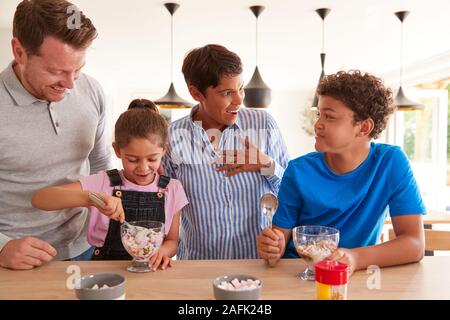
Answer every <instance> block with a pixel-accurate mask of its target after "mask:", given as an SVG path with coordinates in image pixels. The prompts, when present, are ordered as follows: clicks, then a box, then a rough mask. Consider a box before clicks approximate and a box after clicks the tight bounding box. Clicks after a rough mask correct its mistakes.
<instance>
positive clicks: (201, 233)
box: [164, 107, 288, 259]
mask: <svg viewBox="0 0 450 320" xmlns="http://www.w3.org/2000/svg"><path fill="white" fill-rule="evenodd" d="M197 108H198V107H194V108H193V110H192V111H191V114H190V115H189V116H186V117H184V118H182V119H180V120H178V121H175V122H173V123H172V124H171V125H170V146H171V150H170V152H168V153H167V155H166V157H165V158H164V168H165V170H166V173H167V174H168V175H170V176H171V177H173V178H176V179H178V180H180V181H181V183H182V184H183V187H184V189H185V192H186V195H187V197H188V200H189V204H188V205H187V206H186V207H184V208H183V210H182V215H181V226H180V244H179V247H178V252H177V257H178V259H252V258H258V253H257V248H256V236H257V235H258V234H259V233H260V232H261V228H262V227H265V226H266V225H267V221H265V219H264V217H262V213H261V210H260V208H259V199H260V197H261V196H262V195H263V194H264V193H266V192H269V191H270V192H273V193H275V194H277V193H278V187H279V185H280V181H281V178H282V176H283V173H284V169H285V168H286V167H287V163H288V154H287V149H286V145H285V143H284V140H283V138H282V136H281V132H280V130H279V129H278V127H277V125H276V123H275V120H274V119H273V118H272V116H270V115H269V114H268V113H267V112H265V111H262V110H254V109H246V108H243V107H242V108H241V109H240V111H239V115H238V118H237V120H236V122H235V124H233V125H232V126H229V127H227V128H226V129H225V130H224V131H223V132H222V133H221V136H220V140H219V145H218V148H217V149H216V150H215V149H214V147H213V145H212V144H211V142H210V141H209V138H208V134H207V133H206V132H205V130H204V129H203V128H202V127H201V125H199V124H198V123H194V122H193V120H192V116H193V114H194V113H195V112H196V110H197ZM240 137H248V138H249V140H250V142H251V143H253V144H255V145H257V146H258V148H259V149H260V150H261V151H262V152H264V153H265V154H266V155H268V156H269V157H271V158H272V159H273V160H274V163H275V168H274V172H273V173H272V174H271V175H263V174H262V173H260V172H244V173H239V174H237V175H235V176H232V177H225V175H224V172H223V171H222V172H218V171H216V170H215V168H216V167H217V166H218V165H217V164H213V163H212V162H213V161H214V159H216V157H218V156H219V153H218V151H219V150H238V149H243V147H244V146H243V143H242V141H241V140H240ZM265 174H266V173H265Z"/></svg>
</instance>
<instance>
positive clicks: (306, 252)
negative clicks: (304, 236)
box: [297, 240, 337, 262]
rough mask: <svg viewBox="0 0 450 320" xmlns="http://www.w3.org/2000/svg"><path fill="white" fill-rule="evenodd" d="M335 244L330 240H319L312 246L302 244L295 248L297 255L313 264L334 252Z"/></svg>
mask: <svg viewBox="0 0 450 320" xmlns="http://www.w3.org/2000/svg"><path fill="white" fill-rule="evenodd" d="M336 248H337V245H336V242H334V241H331V240H319V241H316V242H315V243H312V244H306V245H305V244H304V245H300V246H298V247H297V251H298V254H299V255H301V256H302V257H303V258H305V259H311V260H313V261H315V262H317V261H321V260H323V259H325V258H327V257H329V256H330V255H331V254H332V253H333V252H334V250H336Z"/></svg>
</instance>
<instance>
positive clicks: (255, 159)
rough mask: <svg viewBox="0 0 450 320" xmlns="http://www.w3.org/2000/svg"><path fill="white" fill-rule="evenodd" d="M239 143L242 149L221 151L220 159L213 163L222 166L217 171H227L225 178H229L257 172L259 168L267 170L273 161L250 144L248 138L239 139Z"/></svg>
mask: <svg viewBox="0 0 450 320" xmlns="http://www.w3.org/2000/svg"><path fill="white" fill-rule="evenodd" d="M241 142H242V144H243V145H244V149H240V150H223V151H222V157H221V158H219V159H218V160H216V162H215V163H218V164H223V165H222V166H220V167H217V169H216V170H217V171H225V170H229V171H228V172H226V173H225V176H227V177H231V176H234V175H236V174H239V173H242V172H255V171H259V170H261V168H269V167H270V166H271V165H272V162H273V160H272V159H271V158H270V157H269V156H268V155H266V154H265V153H264V152H262V151H261V150H259V148H258V147H257V146H256V145H254V144H253V143H251V142H250V141H249V140H248V138H246V139H243V138H242V137H241Z"/></svg>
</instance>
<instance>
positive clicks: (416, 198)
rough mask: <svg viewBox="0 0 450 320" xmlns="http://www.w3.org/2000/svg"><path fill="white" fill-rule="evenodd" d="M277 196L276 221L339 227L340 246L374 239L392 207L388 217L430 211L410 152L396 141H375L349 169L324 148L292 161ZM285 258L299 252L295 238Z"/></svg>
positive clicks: (359, 244) (287, 226)
mask: <svg viewBox="0 0 450 320" xmlns="http://www.w3.org/2000/svg"><path fill="white" fill-rule="evenodd" d="M278 198H279V207H278V210H277V212H276V214H275V215H274V218H273V224H274V225H276V226H279V227H281V228H284V229H292V228H293V227H296V226H300V225H322V226H331V227H335V228H337V229H339V231H340V240H339V247H340V248H357V247H364V246H370V245H374V244H376V243H377V242H378V240H379V239H380V236H381V232H382V229H383V224H384V220H385V218H386V215H387V213H388V211H389V214H390V216H399V215H406V214H425V213H426V210H425V206H424V204H423V201H422V197H421V195H420V192H419V188H418V187H417V183H416V180H415V179H414V176H413V173H412V170H411V167H410V165H409V161H408V158H407V157H406V155H405V154H404V153H403V151H402V150H401V149H400V148H399V147H397V146H391V145H387V144H377V143H373V142H372V143H371V146H370V153H369V155H368V157H367V159H366V160H365V161H364V162H363V163H362V164H361V165H360V166H359V167H358V168H356V169H355V170H354V171H352V172H350V173H347V174H335V173H334V172H332V171H331V170H330V169H329V167H328V165H327V164H326V162H325V156H324V154H323V153H321V152H312V153H309V154H307V155H305V156H302V157H299V158H297V159H294V160H292V161H290V162H289V165H288V167H287V169H286V171H285V173H284V176H283V179H282V181H281V185H280V190H279V193H278ZM284 257H285V258H292V257H298V254H297V251H296V250H295V247H294V245H293V242H292V239H291V240H290V241H289V244H288V247H287V248H286V252H285V254H284Z"/></svg>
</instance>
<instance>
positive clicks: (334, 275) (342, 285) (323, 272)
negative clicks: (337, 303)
mask: <svg viewBox="0 0 450 320" xmlns="http://www.w3.org/2000/svg"><path fill="white" fill-rule="evenodd" d="M314 269H315V279H316V291H317V299H318V300H347V281H348V267H347V265H346V264H345V263H342V262H338V261H332V260H322V261H320V262H318V263H316V265H315V267H314Z"/></svg>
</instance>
